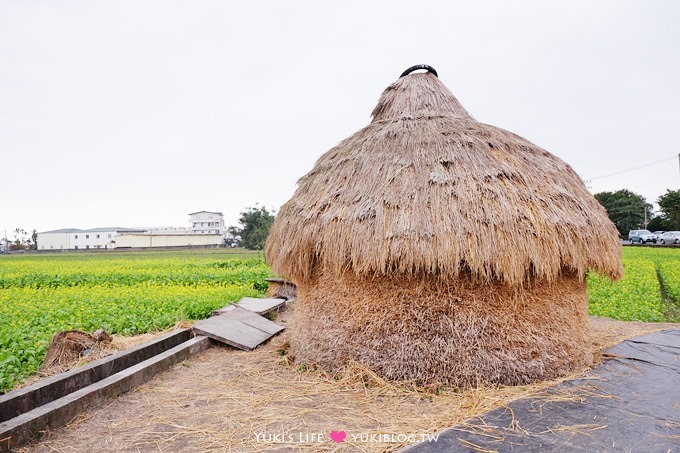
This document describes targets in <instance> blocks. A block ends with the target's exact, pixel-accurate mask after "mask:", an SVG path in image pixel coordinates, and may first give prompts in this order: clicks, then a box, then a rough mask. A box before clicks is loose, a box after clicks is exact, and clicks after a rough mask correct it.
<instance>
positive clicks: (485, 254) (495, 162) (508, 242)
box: [265, 74, 622, 285]
mask: <svg viewBox="0 0 680 453" xmlns="http://www.w3.org/2000/svg"><path fill="white" fill-rule="evenodd" d="M373 115H374V119H373V121H372V123H371V124H370V125H369V126H368V127H366V128H364V129H362V130H361V131H359V132H357V133H356V134H354V135H353V136H351V137H349V138H348V139H346V140H344V141H343V142H342V143H340V144H339V145H338V146H336V147H335V148H333V149H331V150H330V151H329V152H327V153H326V154H324V155H323V156H322V157H321V158H320V159H319V160H318V162H317V163H316V165H315V167H314V168H313V169H312V171H310V172H309V173H308V174H307V175H305V176H304V177H302V178H301V179H300V181H299V187H298V190H297V191H296V193H295V195H294V196H293V198H292V199H291V200H290V201H288V202H287V203H286V204H285V205H284V206H283V207H282V208H281V210H280V212H279V214H278V216H277V218H276V221H275V222H274V225H273V227H272V229H271V232H270V236H269V239H268V241H267V245H266V250H265V253H266V257H267V261H268V262H269V264H270V265H271V267H272V269H273V270H274V272H276V273H278V274H280V275H283V276H286V277H287V278H290V279H292V280H293V281H294V282H296V283H298V284H299V283H301V282H304V281H306V280H308V279H309V278H310V277H311V275H312V272H313V270H314V268H316V267H321V268H323V269H326V271H327V272H330V273H332V274H334V275H340V274H342V273H344V272H345V271H346V270H351V271H352V272H354V273H356V274H357V275H372V274H375V275H388V276H391V275H395V274H406V275H417V274H432V275H437V276H439V278H457V277H458V276H459V275H461V273H462V272H463V273H464V272H466V271H470V272H471V275H472V277H473V278H479V279H481V280H483V281H486V282H489V281H492V280H502V281H504V282H507V283H509V284H512V285H521V284H523V283H524V282H526V281H527V280H529V279H544V280H547V281H554V280H555V279H557V278H558V276H559V275H560V273H562V271H563V270H568V271H569V272H576V274H577V275H578V276H579V277H583V276H584V275H585V273H586V271H587V270H589V269H592V270H595V271H597V272H600V273H603V274H606V275H608V276H610V277H611V278H618V277H620V276H621V275H622V270H621V263H620V247H619V241H618V234H617V231H616V228H615V227H614V225H613V224H612V223H611V222H610V221H609V219H608V217H607V214H606V212H605V210H604V209H603V208H602V206H600V204H599V203H598V202H597V201H596V200H595V199H594V198H593V197H592V195H591V194H590V193H589V192H588V191H587V189H586V188H585V187H584V185H583V183H582V182H581V180H580V179H579V177H578V175H577V174H576V173H575V172H574V171H573V170H572V169H571V167H569V165H567V164H566V163H564V162H563V161H561V160H560V159H559V158H557V157H555V156H553V155H552V154H550V153H548V152H547V151H545V150H543V149H541V148H539V147H538V146H536V145H534V144H532V143H530V142H529V141H527V140H525V139H523V138H522V137H519V136H517V135H515V134H513V133H511V132H508V131H505V130H503V129H500V128H497V127H494V126H489V125H486V124H482V123H479V122H477V121H475V120H474V119H472V118H471V117H470V116H469V114H468V113H467V112H466V111H465V109H464V108H463V107H462V106H461V105H460V103H459V102H458V101H457V99H456V98H455V97H454V96H453V95H452V94H451V93H450V92H449V91H448V89H447V88H446V87H445V86H444V85H443V84H442V83H441V82H440V81H439V79H437V77H435V76H433V75H432V74H411V75H409V76H406V77H403V78H401V79H399V80H398V81H397V82H395V83H394V84H393V85H391V86H390V87H389V88H387V90H385V92H384V93H383V95H382V97H381V98H380V101H379V103H378V105H377V107H376V108H375V110H374V112H373ZM594 231H596V232H597V234H592V232H594Z"/></svg>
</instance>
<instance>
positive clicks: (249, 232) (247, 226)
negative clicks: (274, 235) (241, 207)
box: [228, 207, 274, 250]
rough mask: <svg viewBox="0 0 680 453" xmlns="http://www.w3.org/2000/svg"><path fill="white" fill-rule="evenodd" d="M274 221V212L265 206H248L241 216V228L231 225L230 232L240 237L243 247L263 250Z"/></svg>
mask: <svg viewBox="0 0 680 453" xmlns="http://www.w3.org/2000/svg"><path fill="white" fill-rule="evenodd" d="M272 223H274V212H269V211H267V208H264V207H259V208H258V207H255V208H246V210H245V211H243V212H242V213H241V217H240V218H239V224H240V228H238V227H234V226H232V227H229V230H228V231H229V233H231V234H232V235H234V236H236V237H238V238H240V241H239V242H240V243H241V245H242V246H243V247H245V248H247V249H250V250H262V249H263V248H264V242H265V240H266V239H267V235H268V234H269V228H271V226H272Z"/></svg>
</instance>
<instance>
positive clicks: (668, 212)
mask: <svg viewBox="0 0 680 453" xmlns="http://www.w3.org/2000/svg"><path fill="white" fill-rule="evenodd" d="M656 202H657V203H659V208H660V209H661V216H660V217H661V218H663V219H664V220H665V221H666V222H667V228H666V229H667V230H680V190H670V189H668V190H666V193H665V194H663V195H661V196H660V197H659V199H658V200H656Z"/></svg>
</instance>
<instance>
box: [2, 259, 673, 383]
mask: <svg viewBox="0 0 680 453" xmlns="http://www.w3.org/2000/svg"><path fill="white" fill-rule="evenodd" d="M623 265H624V269H625V271H626V276H625V277H624V278H623V279H622V280H621V281H620V282H617V283H611V282H609V281H608V280H606V279H604V278H600V277H598V276H597V275H590V276H589V277H588V294H589V299H590V313H591V314H594V315H598V316H606V317H610V318H615V319H622V320H640V321H666V320H672V321H680V305H679V303H680V249H668V248H652V247H635V248H632V247H626V248H624V249H623ZM270 275H271V273H270V270H269V268H268V266H267V265H266V264H265V262H264V260H263V258H262V256H261V254H258V253H253V252H245V251H243V250H226V251H225V250H224V249H209V250H198V251H197V250H191V251H173V252H148V253H139V252H137V253H132V252H130V253H118V252H116V253H111V252H108V253H75V254H49V255H37V254H26V255H13V256H8V255H3V256H0V393H2V392H3V391H6V390H8V389H10V388H11V387H12V386H13V385H14V384H15V383H16V382H18V381H21V380H22V379H23V378H25V377H26V376H27V375H29V374H31V373H33V372H35V371H36V370H37V369H38V367H39V366H40V364H41V363H42V360H43V357H44V355H45V352H46V348H47V345H48V343H49V341H50V338H51V337H52V335H54V334H55V333H57V332H59V331H62V330H72V329H75V330H84V331H87V332H93V331H95V330H96V329H99V328H103V329H105V330H106V331H108V332H109V333H114V334H123V335H134V334H138V333H145V332H150V331H154V330H161V329H165V328H168V327H171V326H173V325H174V324H176V323H177V322H178V321H181V320H185V319H201V318H205V317H207V316H209V315H210V313H211V312H212V311H213V310H214V309H216V308H220V307H222V306H224V305H226V304H227V303H228V301H236V300H238V299H240V298H241V297H243V296H258V295H262V294H264V290H265V288H266V286H265V282H264V278H266V277H268V276H270ZM660 282H662V283H663V285H661V284H660Z"/></svg>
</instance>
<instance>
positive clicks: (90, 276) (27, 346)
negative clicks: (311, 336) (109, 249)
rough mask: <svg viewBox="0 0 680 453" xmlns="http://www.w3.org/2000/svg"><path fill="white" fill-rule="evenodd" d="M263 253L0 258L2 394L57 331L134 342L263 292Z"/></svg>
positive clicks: (32, 367) (34, 364)
mask: <svg viewBox="0 0 680 453" xmlns="http://www.w3.org/2000/svg"><path fill="white" fill-rule="evenodd" d="M268 276H270V271H269V267H268V266H267V265H266V264H265V262H264V259H263V258H262V256H261V254H257V253H252V252H244V251H238V250H237V251H233V250H228V251H224V250H221V249H209V250H200V251H191V252H188V251H181V252H149V253H79V254H50V255H33V254H31V255H13V256H7V255H4V256H2V257H0V393H1V392H2V391H3V390H4V391H6V390H8V389H10V388H11V387H12V386H13V385H14V383H15V382H17V381H19V380H21V379H23V378H24V377H25V376H27V375H29V374H31V373H33V372H35V371H36V370H37V368H38V367H39V366H40V364H41V363H42V360H43V357H44V356H45V353H46V350H47V345H48V343H49V341H50V339H51V337H52V335H54V334H55V333H57V332H59V331H62V330H83V331H87V332H93V331H95V330H97V329H99V328H103V329H105V330H106V331H107V332H109V333H114V334H123V335H134V334H139V333H145V332H150V331H154V330H162V329H165V328H168V327H171V326H173V325H175V324H176V323H177V322H178V321H181V320H184V319H201V318H205V317H207V316H209V315H210V313H211V312H212V311H213V310H215V309H217V308H220V307H223V306H224V305H226V304H227V303H228V302H229V301H236V300H238V299H240V298H241V297H243V296H259V295H262V294H263V293H264V290H265V289H266V284H265V282H264V279H265V278H266V277H268Z"/></svg>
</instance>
